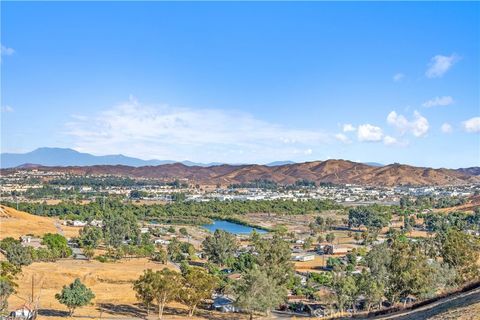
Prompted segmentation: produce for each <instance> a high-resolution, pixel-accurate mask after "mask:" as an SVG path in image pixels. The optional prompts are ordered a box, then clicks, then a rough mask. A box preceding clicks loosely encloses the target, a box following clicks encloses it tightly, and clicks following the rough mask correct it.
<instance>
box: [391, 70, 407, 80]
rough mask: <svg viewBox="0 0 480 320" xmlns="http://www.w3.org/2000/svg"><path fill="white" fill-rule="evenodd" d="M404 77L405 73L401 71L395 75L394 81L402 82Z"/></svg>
mask: <svg viewBox="0 0 480 320" xmlns="http://www.w3.org/2000/svg"><path fill="white" fill-rule="evenodd" d="M403 78H405V75H404V74H403V73H400V72H399V73H396V74H394V75H393V81H395V82H400V81H402V80H403Z"/></svg>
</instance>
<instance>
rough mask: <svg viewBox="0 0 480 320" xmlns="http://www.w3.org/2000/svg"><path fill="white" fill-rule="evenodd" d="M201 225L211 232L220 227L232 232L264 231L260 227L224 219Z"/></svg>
mask: <svg viewBox="0 0 480 320" xmlns="http://www.w3.org/2000/svg"><path fill="white" fill-rule="evenodd" d="M202 227H204V228H205V229H207V230H209V231H211V232H215V230H217V229H220V230H223V231H227V232H230V233H234V234H249V233H251V232H252V231H253V230H255V231H257V232H258V233H266V231H265V230H262V229H257V228H252V227H248V226H244V225H242V224H238V223H233V222H229V221H225V220H213V223H212V224H204V225H203V226H202Z"/></svg>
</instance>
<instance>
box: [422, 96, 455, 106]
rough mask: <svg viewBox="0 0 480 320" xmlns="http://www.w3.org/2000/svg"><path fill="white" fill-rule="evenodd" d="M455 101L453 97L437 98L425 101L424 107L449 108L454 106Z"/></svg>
mask: <svg viewBox="0 0 480 320" xmlns="http://www.w3.org/2000/svg"><path fill="white" fill-rule="evenodd" d="M454 102H455V101H454V100H453V98H452V97H451V96H443V97H435V98H433V99H430V100H428V101H425V102H424V103H423V104H422V106H424V107H426V108H431V107H437V106H448V105H451V104H453V103H454Z"/></svg>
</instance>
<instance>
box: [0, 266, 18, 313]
mask: <svg viewBox="0 0 480 320" xmlns="http://www.w3.org/2000/svg"><path fill="white" fill-rule="evenodd" d="M19 272H20V268H19V267H17V266H15V265H13V264H12V263H10V262H8V261H2V262H0V314H2V313H3V312H4V311H6V310H7V308H8V298H9V297H10V295H12V294H13V293H15V291H16V288H17V286H18V285H17V283H16V282H15V280H16V276H17V274H18V273H19Z"/></svg>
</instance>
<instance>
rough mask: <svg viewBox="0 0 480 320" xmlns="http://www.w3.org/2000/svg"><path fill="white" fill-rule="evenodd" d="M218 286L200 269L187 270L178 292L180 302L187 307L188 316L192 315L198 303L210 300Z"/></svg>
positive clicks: (215, 281)
mask: <svg viewBox="0 0 480 320" xmlns="http://www.w3.org/2000/svg"><path fill="white" fill-rule="evenodd" d="M217 286H218V279H217V278H216V277H215V276H213V275H211V274H209V273H207V272H206V271H205V270H203V269H200V268H196V267H193V268H188V269H187V270H186V273H185V275H184V279H183V287H182V289H181V290H180V294H179V299H180V302H182V303H183V304H185V305H187V306H188V316H189V317H191V316H193V315H194V313H195V310H196V308H197V306H198V304H199V303H200V302H202V301H203V300H205V299H210V298H211V296H212V293H213V291H214V290H215V288H216V287H217Z"/></svg>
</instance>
